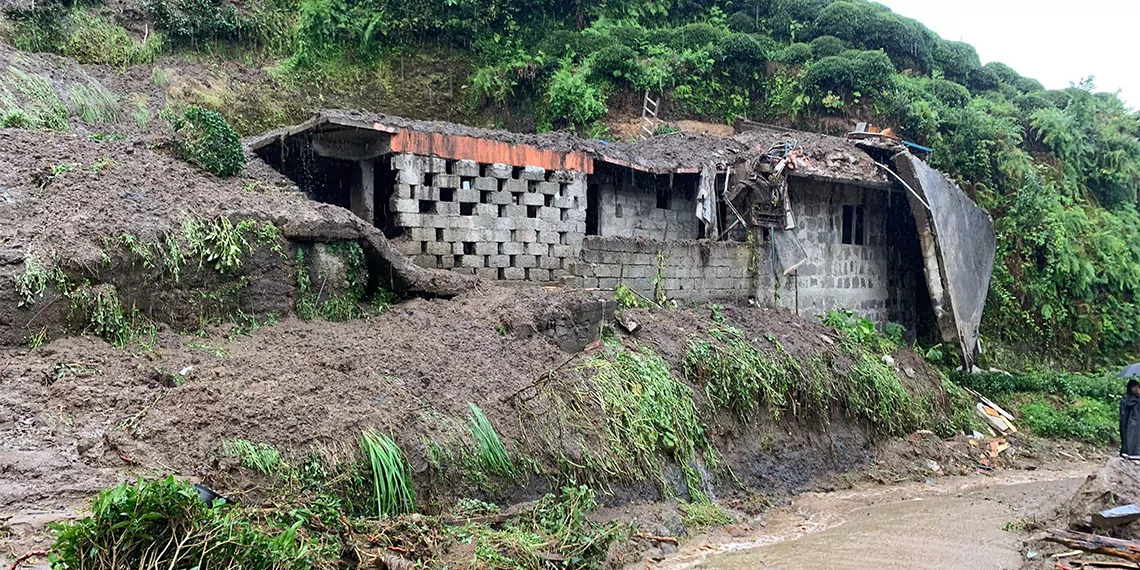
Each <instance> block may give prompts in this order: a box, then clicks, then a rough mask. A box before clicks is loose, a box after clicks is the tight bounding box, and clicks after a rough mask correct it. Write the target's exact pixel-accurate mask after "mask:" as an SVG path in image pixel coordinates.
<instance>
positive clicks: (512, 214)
mask: <svg viewBox="0 0 1140 570" xmlns="http://www.w3.org/2000/svg"><path fill="white" fill-rule="evenodd" d="M503 210H504V212H503V215H502V216H500V217H504V218H514V219H515V224H521V223H522V221H523V220H525V219H527V217H526V206H515V205H513V204H511V205H507V206H503ZM519 227H520V229H521V227H522V226H519Z"/></svg>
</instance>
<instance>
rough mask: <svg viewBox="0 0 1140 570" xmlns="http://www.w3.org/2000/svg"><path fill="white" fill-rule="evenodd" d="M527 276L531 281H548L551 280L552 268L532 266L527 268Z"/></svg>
mask: <svg viewBox="0 0 1140 570" xmlns="http://www.w3.org/2000/svg"><path fill="white" fill-rule="evenodd" d="M526 278H527V279H528V280H530V281H539V282H546V281H550V270H549V269H541V268H537V267H531V268H529V269H527V270H526Z"/></svg>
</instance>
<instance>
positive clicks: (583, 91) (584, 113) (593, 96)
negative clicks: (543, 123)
mask: <svg viewBox="0 0 1140 570" xmlns="http://www.w3.org/2000/svg"><path fill="white" fill-rule="evenodd" d="M586 75H587V74H586V72H585V71H584V70H583V69H581V68H574V67H572V65H571V64H570V62H569V61H563V63H562V66H561V67H560V68H559V69H558V71H556V72H555V73H554V75H553V76H552V77H551V78H550V83H549V85H548V86H547V89H546V101H547V103H548V104H549V112H550V116H551V118H552V119H553V120H554V121H566V122H568V123H570V124H573V125H576V126H584V125H589V124H591V123H593V122H594V121H597V120H598V119H600V118H602V117H603V116H605V114H606V113H608V112H609V109H608V108H607V107H606V102H605V95H603V94H602V92H601V91H600V90H599V89H598V88H597V87H594V86H593V85H591V84H590V83H589V82H588V81H586Z"/></svg>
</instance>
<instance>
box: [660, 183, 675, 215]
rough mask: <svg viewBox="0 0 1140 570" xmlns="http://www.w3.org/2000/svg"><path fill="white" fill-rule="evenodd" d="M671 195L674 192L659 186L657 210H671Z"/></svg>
mask: <svg viewBox="0 0 1140 570" xmlns="http://www.w3.org/2000/svg"><path fill="white" fill-rule="evenodd" d="M671 195H672V192H671V191H670V189H669V188H665V187H661V186H658V187H657V209H659V210H668V209H669V198H670V197H671Z"/></svg>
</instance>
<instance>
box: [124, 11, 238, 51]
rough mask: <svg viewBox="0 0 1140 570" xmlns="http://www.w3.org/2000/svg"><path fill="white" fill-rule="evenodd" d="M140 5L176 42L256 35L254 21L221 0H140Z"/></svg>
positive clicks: (189, 43)
mask: <svg viewBox="0 0 1140 570" xmlns="http://www.w3.org/2000/svg"><path fill="white" fill-rule="evenodd" d="M143 8H145V9H146V10H147V11H148V12H150V14H151V17H153V18H154V24H155V27H157V28H158V29H160V30H163V31H164V32H166V35H167V39H168V40H169V41H170V42H171V44H173V45H175V46H179V47H194V46H199V45H202V44H209V43H213V42H237V41H241V40H243V39H246V40H255V39H256V38H255V36H254V33H253V32H254V31H255V28H256V27H255V25H254V23H253V22H252V21H251V20H250V19H249V18H248V17H247V16H244V15H242V14H241V13H239V12H238V11H237V9H236V8H234V6H233V5H232V4H229V3H226V2H222V1H221V0H143Z"/></svg>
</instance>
